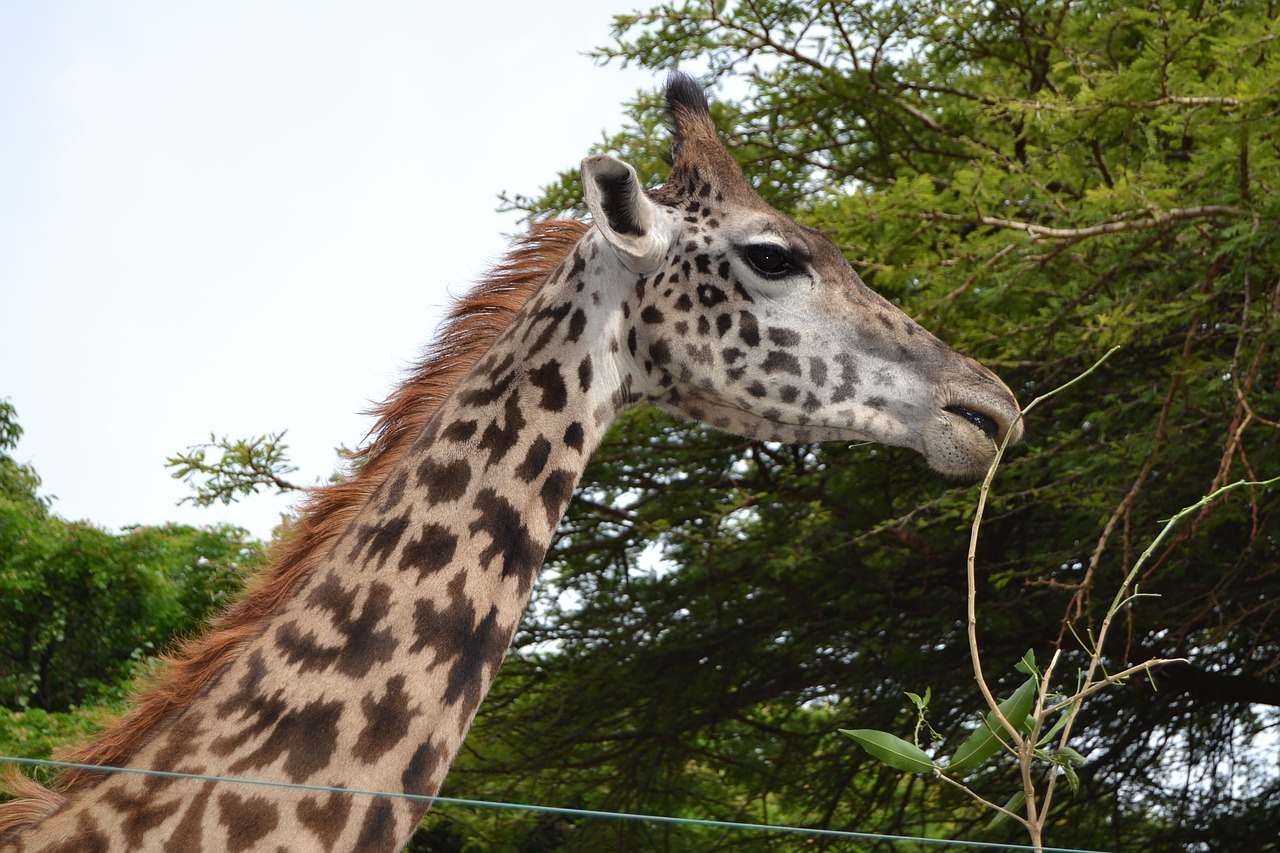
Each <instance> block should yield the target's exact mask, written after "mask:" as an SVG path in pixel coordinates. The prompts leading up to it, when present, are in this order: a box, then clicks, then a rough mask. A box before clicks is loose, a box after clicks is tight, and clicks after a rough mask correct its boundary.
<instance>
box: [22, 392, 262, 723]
mask: <svg viewBox="0 0 1280 853" xmlns="http://www.w3.org/2000/svg"><path fill="white" fill-rule="evenodd" d="M20 435H21V428H20V427H19V425H18V423H17V417H16V413H15V411H14V409H13V407H12V405H11V404H9V403H8V402H7V401H6V402H3V403H0V707H3V708H9V709H15V710H26V709H29V708H39V709H44V710H47V711H66V710H68V709H69V708H72V707H74V706H77V705H80V704H82V703H86V702H95V701H101V700H103V699H105V698H110V697H113V696H118V694H119V686H118V685H119V684H120V683H121V682H122V681H125V680H127V679H128V678H130V677H131V676H132V675H133V674H134V673H135V671H136V670H137V668H138V666H139V665H140V664H142V663H145V662H146V661H147V660H149V659H150V658H152V657H153V656H155V655H156V654H158V653H159V652H161V651H162V650H163V649H164V648H166V647H167V646H168V645H169V644H170V643H171V642H172V641H173V639H174V638H175V637H176V636H179V635H181V634H185V633H190V632H194V631H197V630H199V628H200V625H201V623H202V622H203V620H204V619H206V618H207V617H208V616H209V615H211V614H212V613H214V612H216V611H217V610H218V609H220V608H221V607H222V606H223V604H224V603H225V601H226V599H227V597H228V596H230V595H232V594H234V593H235V592H236V591H237V590H238V589H239V588H240V586H241V585H242V583H243V581H244V578H245V576H246V573H247V571H248V569H249V568H250V567H251V566H252V565H253V564H254V563H255V562H256V561H257V560H258V559H259V558H260V556H261V545H260V544H259V543H257V542H255V541H253V540H251V539H250V538H249V536H248V532H247V531H245V530H242V529H240V528H237V527H232V526H229V525H220V526H216V527H211V528H194V527H188V526H184V525H176V524H169V525H162V526H158V527H145V526H140V527H135V528H132V529H129V530H126V531H124V532H123V533H120V534H113V533H110V532H108V531H105V530H101V529H99V528H97V527H94V526H93V525H91V524H88V523H85V522H68V521H65V520H63V519H61V518H59V517H57V516H56V515H54V514H52V513H50V511H49V503H50V502H49V500H48V499H47V498H44V497H42V496H40V495H39V493H38V489H39V485H40V479H39V476H38V475H37V474H36V472H35V471H34V469H32V468H31V467H30V466H25V465H20V464H18V463H17V462H15V461H14V460H13V458H12V457H11V456H10V455H9V454H8V453H7V452H6V451H9V450H11V449H12V448H13V447H14V446H15V445H16V442H17V439H18V437H19V436H20Z"/></svg>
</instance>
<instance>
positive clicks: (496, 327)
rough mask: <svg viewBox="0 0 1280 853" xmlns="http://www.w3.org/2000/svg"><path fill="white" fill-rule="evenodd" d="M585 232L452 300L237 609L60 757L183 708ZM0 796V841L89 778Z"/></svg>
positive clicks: (101, 748)
mask: <svg viewBox="0 0 1280 853" xmlns="http://www.w3.org/2000/svg"><path fill="white" fill-rule="evenodd" d="M587 228H588V226H587V225H585V224H584V223H581V222H574V221H568V220H555V221H551V222H545V223H541V224H538V225H535V226H534V227H533V228H532V229H531V231H530V233H529V234H528V235H527V236H526V237H524V238H523V239H521V240H520V242H519V243H517V245H516V246H515V247H514V248H513V249H512V250H511V252H510V253H509V254H508V255H507V256H506V257H505V258H504V259H503V260H502V261H501V262H500V263H499V264H498V265H497V266H495V267H494V268H493V269H492V270H491V271H490V272H489V274H488V275H487V276H485V277H484V278H483V279H482V280H481V281H480V282H479V283H478V284H477V285H476V286H475V287H474V288H473V289H472V290H471V291H470V292H469V293H468V294H467V295H466V296H464V297H462V298H460V299H458V300H456V301H455V303H454V305H453V308H452V310H451V311H450V312H449V315H448V317H446V319H445V320H444V322H443V323H442V324H441V326H440V329H439V331H438V333H437V335H436V338H435V339H434V341H433V342H432V344H431V345H430V346H429V348H428V349H427V352H426V354H425V356H424V357H423V359H422V360H421V361H420V362H419V363H418V364H417V365H416V366H415V367H414V368H413V369H412V370H411V372H410V375H409V377H408V379H407V380H406V381H404V382H403V383H401V384H400V386H399V387H397V388H396V389H395V390H394V391H393V392H392V393H391V396H390V397H388V398H387V400H386V401H385V402H384V403H382V404H381V405H380V406H378V407H377V408H376V409H374V410H373V411H372V412H371V414H374V415H376V416H377V418H378V420H377V423H376V424H375V425H374V427H373V429H371V430H370V431H369V435H368V437H367V439H366V442H365V445H364V447H363V448H362V449H361V450H360V451H359V452H358V453H357V454H356V455H355V458H354V460H353V461H354V463H355V464H354V465H353V467H354V473H353V475H352V477H351V478H350V479H349V480H347V481H346V482H343V483H338V484H335V485H330V486H325V487H322V488H319V489H317V490H315V491H314V492H312V493H311V494H310V495H309V496H308V497H307V499H306V501H305V502H304V503H303V505H302V508H301V513H300V516H299V518H298V520H297V522H296V523H295V524H294V525H293V529H292V530H291V532H290V535H289V536H288V538H287V539H286V540H285V541H284V542H282V543H281V544H279V545H277V546H276V547H275V548H274V549H273V554H272V559H271V561H270V563H269V564H268V566H267V567H266V568H265V569H264V570H263V571H262V573H261V574H260V575H259V576H258V577H257V578H256V579H255V580H254V582H253V583H252V585H251V586H250V588H249V589H248V590H247V591H246V592H245V594H244V595H242V596H241V597H240V598H239V600H238V601H237V602H236V603H235V604H234V605H232V606H231V607H230V608H228V609H227V610H226V611H224V612H223V614H222V615H221V616H219V617H218V618H217V620H216V621H215V622H214V623H213V625H212V626H211V627H210V629H209V630H208V631H206V632H205V633H204V634H202V635H200V636H198V637H195V638H193V639H191V640H188V641H187V642H185V643H183V644H182V646H181V647H180V648H179V649H178V650H177V651H176V652H175V653H173V654H172V655H170V656H168V657H167V658H166V660H165V666H164V667H163V668H162V671H161V673H160V674H159V675H158V676H156V678H155V679H154V680H153V681H152V682H151V683H150V684H148V685H147V686H146V687H145V688H144V689H143V690H142V691H140V692H139V694H138V697H137V699H136V705H135V707H134V709H133V710H132V711H130V712H129V713H128V714H127V715H126V716H125V717H123V718H122V719H120V720H118V721H117V722H115V723H114V724H112V725H110V726H109V727H108V728H106V729H105V730H104V731H102V732H101V733H100V734H99V736H98V737H97V738H96V739H95V740H94V741H93V742H91V743H89V744H87V745H85V746H82V747H80V748H78V749H76V750H74V751H72V752H71V753H70V754H68V755H67V756H66V760H67V761H70V762H73V763H78V764H93V765H101V766H107V767H112V766H120V765H122V764H123V763H124V762H125V761H127V760H128V757H129V756H130V755H131V754H132V753H133V752H134V750H135V749H136V748H137V747H138V746H139V745H140V744H141V743H143V742H144V741H145V739H146V737H147V735H148V734H149V733H150V732H151V731H152V730H153V729H154V728H155V726H157V725H158V724H159V723H161V722H162V721H163V720H165V719H166V718H167V717H168V716H169V714H170V713H171V712H173V711H174V710H176V709H179V708H184V707H186V706H187V704H188V703H190V702H191V700H192V699H193V698H194V697H195V696H196V695H197V694H198V693H199V692H200V690H201V689H202V688H203V687H204V686H205V685H206V684H208V682H209V680H210V679H212V678H213V677H214V676H215V675H217V673H218V672H220V671H221V670H222V669H223V667H225V666H226V665H227V664H228V663H229V662H230V661H231V660H233V659H234V658H235V657H236V655H237V654H239V652H240V649H241V648H242V647H243V646H244V644H245V643H246V642H247V641H248V640H250V639H251V638H253V637H254V636H255V635H256V634H257V633H258V631H259V629H260V628H261V626H262V623H263V621H264V620H265V619H267V618H268V617H269V616H270V615H271V614H272V613H274V612H275V611H276V610H278V609H279V608H280V606H281V605H282V604H283V603H284V602H285V601H286V600H288V599H289V597H290V596H291V595H292V594H293V591H294V589H295V588H296V587H297V585H298V583H299V582H300V581H301V580H302V579H303V578H305V577H307V575H308V574H309V573H310V572H311V571H312V569H313V568H314V567H315V565H316V563H317V561H318V560H319V558H320V557H322V556H323V555H324V554H326V553H328V551H329V549H330V548H331V547H333V545H334V543H335V542H336V541H337V540H338V538H339V537H341V535H342V534H343V532H344V531H345V530H346V528H347V527H348V525H350V524H351V522H352V521H353V520H354V519H355V517H356V515H357V513H358V512H359V511H360V508H361V507H362V506H363V505H364V504H365V502H366V501H367V500H368V499H369V497H370V495H371V494H372V493H373V491H374V489H375V487H376V486H377V484H378V483H380V482H381V481H382V480H383V479H384V478H385V477H386V476H387V472H388V471H389V470H390V469H391V468H392V467H394V466H395V465H396V463H397V462H399V461H400V459H401V458H402V457H403V455H404V454H405V452H406V451H407V450H408V448H409V447H410V446H411V445H412V444H413V442H414V440H415V439H416V438H417V437H418V435H419V434H420V433H421V431H422V429H423V427H424V426H425V424H426V422H427V420H428V419H429V418H430V417H431V415H432V414H433V413H434V412H435V411H436V409H437V408H438V407H439V405H440V403H441V401H443V400H444V399H445V398H446V397H447V396H448V395H449V393H450V392H451V391H452V389H453V388H454V387H455V386H456V384H457V383H458V381H459V380H460V379H461V378H462V377H463V376H464V375H465V374H466V373H467V371H468V370H469V369H470V368H471V366H472V365H473V364H475V363H476V361H477V360H479V359H480V357H481V356H483V355H484V354H485V352H486V351H487V350H488V349H489V346H490V344H492V342H493V340H494V339H495V338H496V337H497V336H498V335H499V334H500V333H501V332H502V330H503V329H505V328H506V327H507V326H508V325H509V324H510V322H511V319H512V317H513V316H514V315H515V313H516V312H517V311H519V310H520V308H521V307H522V306H523V305H524V304H525V302H526V301H528V299H529V297H530V295H531V294H532V293H533V292H534V291H535V290H536V289H537V288H538V287H539V286H540V285H541V284H542V283H543V281H545V280H546V279H547V277H548V276H549V275H550V274H551V273H552V272H553V271H554V270H555V269H556V267H558V266H559V265H560V263H561V262H562V261H563V260H564V258H565V257H566V256H567V255H568V254H569V252H571V251H572V250H573V247H574V246H575V245H577V243H578V241H579V240H580V239H581V238H582V235H583V234H585V233H586V231H587ZM10 770H11V772H9V773H8V774H7V778H3V779H0V791H7V792H9V793H12V794H13V795H16V796H18V797H22V798H24V799H18V800H14V801H12V802H8V803H0V835H3V834H4V832H5V831H7V830H10V829H14V828H17V827H20V826H25V825H28V824H31V823H34V822H36V821H38V820H40V819H41V818H42V817H43V816H44V815H46V814H48V813H49V811H50V810H51V809H52V808H54V807H56V806H57V805H58V804H59V803H61V802H62V800H63V798H64V796H65V795H66V793H67V792H69V791H70V790H72V789H73V788H74V787H75V786H76V785H77V784H78V783H80V782H82V781H84V780H85V779H86V778H90V777H91V774H90V772H89V771H79V770H74V769H70V770H66V771H63V772H62V773H59V774H58V775H57V777H56V778H55V780H54V783H53V785H52V786H51V788H46V787H44V786H43V785H40V784H39V783H37V782H34V781H32V780H30V779H28V778H26V777H25V776H23V775H21V774H20V773H18V772H17V771H16V770H12V768H10Z"/></svg>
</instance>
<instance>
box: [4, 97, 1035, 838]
mask: <svg viewBox="0 0 1280 853" xmlns="http://www.w3.org/2000/svg"><path fill="white" fill-rule="evenodd" d="M666 98H667V105H668V117H669V121H670V124H671V126H672V132H673V137H674V144H673V160H672V167H671V170H670V174H669V176H668V178H667V180H666V182H665V183H664V184H663V185H662V186H661V187H659V188H657V189H655V190H653V191H649V192H646V191H645V190H644V189H643V187H642V186H641V183H640V181H639V178H638V176H637V174H636V171H635V169H634V168H633V167H632V166H630V165H629V164H627V163H624V162H622V161H620V160H617V159H614V158H612V157H610V156H607V155H595V156H590V157H588V158H586V159H585V160H584V161H583V163H582V180H583V187H584V195H585V201H586V204H587V207H588V209H589V210H590V213H591V222H590V223H589V224H587V223H581V222H574V221H552V222H547V223H543V224H540V225H536V226H534V227H533V229H532V230H531V232H530V234H529V235H528V236H527V237H525V238H524V239H523V240H522V241H521V242H519V243H518V244H517V245H516V246H515V247H514V248H513V250H512V252H511V253H510V254H509V255H508V256H507V258H506V259H505V261H503V262H502V263H501V264H500V265H499V266H498V267H497V268H495V269H494V270H493V271H492V272H491V273H490V274H489V276H488V277H487V278H485V279H483V280H482V281H481V282H479V284H478V285H477V286H476V288H475V290H473V291H472V292H471V293H470V294H469V295H468V296H466V297H465V298H463V299H462V300H460V301H459V302H458V303H457V304H456V305H455V306H454V308H453V311H452V313H451V314H450V316H449V317H448V318H447V319H446V321H445V322H444V323H443V324H442V327H441V329H440V331H439V334H438V337H437V340H436V342H435V343H434V345H433V346H432V348H431V349H430V350H429V351H428V354H427V356H426V358H425V359H424V360H423V361H422V362H421V363H420V364H419V365H418V366H417V367H416V368H414V369H413V370H412V371H411V373H410V375H409V376H408V377H407V379H406V381H405V382H404V383H403V384H402V385H401V386H400V387H399V388H397V389H396V390H395V391H394V392H392V394H391V396H390V397H389V398H388V400H387V401H386V402H385V403H384V404H383V405H382V406H381V408H380V409H379V411H378V412H377V414H378V420H377V422H376V425H375V427H374V429H373V431H372V432H371V438H370V441H369V442H368V444H367V446H366V449H365V450H364V451H363V456H362V459H361V463H362V464H360V465H359V467H358V468H357V470H356V471H355V473H354V475H353V477H352V478H351V479H350V480H348V481H347V482H345V483H341V484H338V485H333V486H328V487H325V488H323V489H320V490H318V491H317V492H316V493H315V494H314V495H312V496H311V497H310V498H309V499H308V502H307V504H306V505H305V506H304V511H303V513H302V515H301V517H300V519H299V521H298V522H297V529H296V530H295V532H294V534H293V536H292V537H291V538H289V539H288V540H287V541H286V542H285V543H284V544H283V545H282V546H280V547H279V549H278V550H277V552H276V553H275V555H274V557H273V559H272V562H271V565H270V566H269V567H268V568H267V569H266V570H265V571H264V573H263V575H262V576H261V577H260V578H259V579H257V581H256V582H255V583H254V584H253V585H252V586H251V588H250V589H249V591H248V592H247V593H246V594H245V596H244V597H243V598H242V599H240V600H239V601H238V602H237V603H236V604H235V605H233V607H232V608H231V609H230V610H229V611H228V612H227V613H225V614H224V615H223V616H221V617H220V618H219V620H218V621H217V622H216V623H215V624H214V625H213V626H211V629H210V631H209V632H207V633H206V634H205V635H204V636H202V637H200V638H197V639H195V640H193V641H191V642H189V643H188V644H187V645H186V646H185V647H184V648H183V649H182V650H180V651H179V652H178V653H177V654H176V655H175V656H174V658H173V659H172V660H170V661H169V662H168V664H167V666H166V668H165V669H164V671H163V673H162V674H161V675H160V676H158V679H157V681H156V682H155V683H153V684H152V685H151V686H150V687H148V688H146V689H145V690H144V691H143V693H142V694H141V695H140V696H139V698H138V700H137V702H136V704H135V707H134V710H133V711H131V712H130V713H129V714H127V715H126V716H125V717H124V718H123V719H122V720H120V721H119V722H117V723H115V724H114V725H112V726H111V727H109V728H107V729H106V730H105V731H104V732H103V733H102V734H101V735H100V736H99V737H98V738H97V740H95V741H94V742H93V743H91V744H89V745H88V746H86V747H83V748H81V749H80V750H79V751H78V752H76V753H74V754H72V755H69V756H68V760H70V761H73V762H81V763H84V764H93V765H101V766H114V767H129V768H143V769H151V770H162V771H171V772H174V773H184V774H201V775H205V776H215V777H234V778H240V779H243V778H251V779H256V780H266V781H274V782H280V783H290V784H292V785H295V786H317V787H319V786H331V787H333V788H339V789H343V788H345V789H352V791H353V792H352V793H338V792H332V791H318V790H315V789H314V788H307V787H292V788H289V787H273V788H266V787H258V786H249V785H245V784H242V783H236V782H218V781H210V780H207V779H194V780H193V779H185V778H171V777H158V776H147V775H141V774H133V773H99V772H94V771H86V770H65V771H63V772H62V773H61V774H60V775H59V776H58V777H57V778H56V779H55V780H54V783H53V785H52V786H51V787H44V786H42V785H39V784H37V783H35V782H33V781H30V780H27V779H25V778H24V777H22V776H20V775H18V774H16V773H11V774H10V775H9V777H8V779H7V784H8V786H9V789H10V791H11V792H13V793H14V794H16V795H17V796H18V797H19V799H15V800H13V801H11V802H8V803H6V804H4V805H0V851H17V850H22V851H42V853H53V851H71V850H75V851H138V850H183V851H199V850H205V851H211V850H228V851H243V850H313V849H314V850H325V851H339V850H344V851H345V850H359V851H376V850H400V849H402V847H403V845H404V843H405V842H406V841H407V839H408V837H409V836H410V835H411V834H412V832H413V830H414V828H415V827H416V826H417V824H418V822H419V820H420V819H421V818H422V816H423V814H424V813H425V812H426V809H427V806H426V805H425V804H424V803H423V802H422V801H420V800H411V799H405V798H388V797H379V796H373V795H370V794H366V793H357V792H367V791H389V792H401V793H407V794H419V795H433V794H435V793H437V792H438V791H439V789H440V786H441V784H442V783H443V781H444V778H445V775H446V773H447V771H448V768H449V765H450V763H451V761H452V760H453V758H454V756H455V754H456V753H457V751H458V749H459V747H460V745H461V743H462V740H463V738H464V736H465V734H466V732H467V729H468V728H469V726H470V724H471V720H472V718H473V716H474V715H475V712H476V709H477V708H478V707H479V705H480V703H481V701H482V700H483V698H484V696H485V693H486V692H487V690H488V687H489V685H490V684H491V683H492V680H493V679H494V678H495V677H496V674H497V670H498V667H499V664H500V663H501V662H502V659H503V657H504V655H505V654H506V651H507V648H508V645H509V644H510V642H511V638H512V635H513V633H514V631H515V629H516V627H517V623H518V621H519V619H520V617H521V613H522V611H523V610H524V608H525V606H526V604H527V602H528V599H529V596H530V592H531V589H532V586H533V583H534V580H535V577H536V574H537V572H538V569H539V567H540V565H541V561H542V559H543V556H544V554H545V552H546V549H547V547H548V544H549V542H550V541H551V538H552V536H553V534H554V531H555V529H556V525H557V524H558V522H559V519H560V517H561V516H562V514H563V513H564V511H565V509H566V507H567V505H568V502H569V500H570V498H571V495H572V492H573V489H574V488H575V486H576V484H577V482H578V479H579V477H580V476H581V474H582V472H583V470H584V468H585V466H586V464H587V460H588V459H589V457H590V456H591V454H592V452H593V451H594V450H595V448H596V446H597V445H598V443H599V442H600V440H601V438H602V436H603V433H604V431H605V430H606V428H607V427H608V426H609V424H610V423H611V422H612V421H613V420H614V418H616V417H617V416H618V414H619V413H620V412H622V411H623V410H625V409H626V408H628V407H630V406H633V405H636V404H638V403H641V402H649V403H652V404H656V405H658V406H659V407H661V408H664V409H667V410H669V411H672V412H675V413H677V414H680V415H683V416H685V417H688V418H692V419H694V420H698V421H702V422H704V423H707V424H710V425H712V426H715V427H719V428H721V429H725V430H730V431H734V432H737V433H740V434H742V435H746V436H752V437H756V438H760V439H767V440H773V441H784V442H792V441H799V442H810V441H820V440H835V441H863V440H875V441H879V442H883V443H886V444H890V445H896V446H902V447H906V448H911V449H914V450H916V451H918V452H920V453H921V454H922V455H923V456H924V459H925V461H926V462H927V463H928V465H929V466H930V467H932V468H933V469H934V470H936V471H938V472H941V473H942V474H944V475H949V476H955V477H972V476H975V475H977V474H978V473H980V472H981V471H983V470H984V469H985V468H986V467H987V466H988V465H989V464H990V462H991V460H992V458H993V456H994V452H995V442H997V441H1004V440H1006V439H1007V440H1009V441H1011V442H1016V441H1017V440H1018V439H1019V438H1020V436H1021V432H1022V427H1021V421H1020V412H1019V408H1018V404H1017V401H1016V400H1015V398H1014V396H1013V394H1012V393H1011V392H1010V391H1009V390H1008V388H1006V387H1005V385H1004V384H1003V383H1001V381H1000V380H999V379H997V378H996V376H995V375H994V374H993V373H991V372H990V371H989V370H987V369H986V368H985V367H983V366H981V365H980V364H978V363H977V362H976V361H974V360H972V359H970V358H967V357H965V356H962V355H960V354H959V353H957V352H955V351H954V350H952V349H951V348H949V347H948V346H946V345H945V344H943V343H942V342H941V341H939V340H938V339H937V338H935V337H934V336H933V335H932V334H930V333H929V332H927V331H926V330H925V329H923V328H922V327H921V326H919V325H917V324H916V323H915V322H914V321H912V320H911V319H910V318H908V317H907V316H906V315H905V314H904V313H903V312H902V311H900V310H899V309H898V308H896V307H895V306H894V305H892V304H891V303H890V302H888V301H887V300H885V299H884V298H883V297H881V296H879V295H878V294H876V293H875V292H873V291H872V290H870V289H869V288H868V287H866V286H865V285H864V284H863V283H862V281H861V280H860V279H859V278H858V276H857V274H856V273H855V272H854V271H853V269H852V267H851V266H850V265H849V263H848V262H847V261H846V259H845V258H844V256H843V255H842V254H841V253H840V251H839V250H838V249H837V248H836V247H835V246H834V245H833V244H832V243H831V242H830V241H829V240H827V239H826V238H825V237H823V236H822V235H821V234H820V233H819V232H817V231H815V230H812V229H810V228H806V227H804V226H801V225H799V224H797V223H795V222H794V221H792V220H790V219H789V218H787V217H786V216H784V215H782V214H781V213H779V212H777V211H776V210H774V209H772V208H771V207H769V206H768V205H767V204H766V203H765V202H764V201H763V200H762V199H761V198H760V197H759V196H758V195H757V194H756V193H755V192H754V191H753V190H752V188H751V187H750V185H749V184H748V182H747V181H746V179H745V178H744V176H743V173H742V171H741V169H740V167H739V166H738V164H737V162H736V161H735V160H734V159H733V157H732V156H731V155H730V154H729V152H728V150H727V149H726V148H725V147H724V145H723V144H722V143H721V141H720V139H719V137H718V134H717V132H716V128H715V126H714V124H713V122H712V120H711V114H710V110H709V107H708V104H707V100H706V97H705V94H704V93H703V91H702V90H701V88H700V87H699V86H698V84H697V83H696V82H695V81H694V80H693V79H692V78H690V77H687V76H685V75H682V74H679V73H672V74H671V76H670V77H669V78H668V80H667V84H666Z"/></svg>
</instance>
